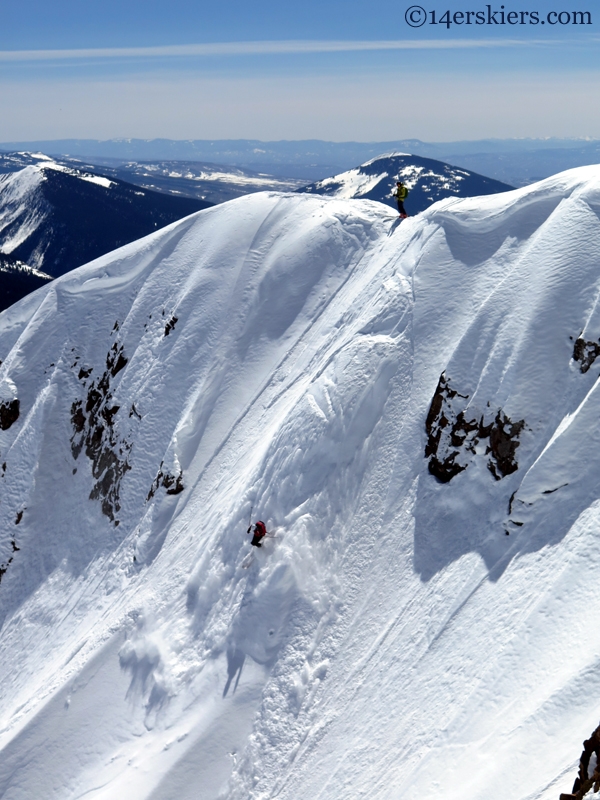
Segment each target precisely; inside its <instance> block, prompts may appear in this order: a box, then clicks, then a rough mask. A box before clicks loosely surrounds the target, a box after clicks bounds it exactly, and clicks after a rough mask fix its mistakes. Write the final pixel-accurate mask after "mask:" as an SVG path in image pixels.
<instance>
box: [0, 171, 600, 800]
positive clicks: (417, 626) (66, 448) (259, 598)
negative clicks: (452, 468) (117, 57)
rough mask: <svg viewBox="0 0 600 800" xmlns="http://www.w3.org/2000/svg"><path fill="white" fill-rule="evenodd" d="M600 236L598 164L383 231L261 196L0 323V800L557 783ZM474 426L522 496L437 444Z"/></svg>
mask: <svg viewBox="0 0 600 800" xmlns="http://www.w3.org/2000/svg"><path fill="white" fill-rule="evenodd" d="M599 213H600V171H599V168H595V167H589V168H581V169H578V170H572V171H570V172H568V173H563V174H562V175H559V176H555V177H554V178H551V179H548V180H546V181H543V182H541V183H539V184H536V185H534V186H529V187H526V188H524V189H520V190H517V191H514V192H509V193H503V194H502V195H495V196H487V197H484V198H471V199H463V200H455V199H449V200H444V201H441V202H439V203H437V204H435V205H434V206H432V207H431V208H430V209H428V210H427V211H426V212H425V213H423V214H422V215H420V216H419V217H415V218H409V219H408V220H405V221H403V222H402V223H401V224H400V225H399V224H398V222H397V219H396V215H395V214H394V213H392V212H391V211H390V210H389V209H388V208H386V207H384V206H382V205H380V204H378V203H374V202H370V201H347V200H344V199H335V198H324V197H320V196H312V195H298V194H295V195H285V194H278V193H267V192H265V193H261V194H256V195H251V196H247V197H242V198H240V199H238V200H234V201H231V202H229V203H225V204H223V205H221V206H217V207H215V208H211V209H208V210H206V211H202V212H199V213H198V214H195V215H193V216H191V217H188V218H186V219H184V220H181V221H179V222H177V223H174V224H173V225H170V226H169V227H167V228H164V229H162V230H160V231H158V232H157V233H155V234H152V235H151V236H148V237H146V238H145V239H142V240H140V241H138V242H134V243H132V244H130V245H127V246H126V247H123V248H121V249H120V250H117V251H115V252H113V253H110V254H108V255H106V256H104V257H102V258H100V259H98V260H97V261H95V262H92V263H90V264H88V265H86V266H84V267H81V268H79V269H77V270H75V271H73V272H71V273H68V274H67V275H65V276H63V277H61V278H58V279H56V280H55V281H53V282H52V284H50V285H49V286H48V287H44V288H43V289H41V290H38V291H37V292H35V293H34V294H33V295H30V296H28V297H26V298H24V300H23V301H21V302H20V303H18V304H16V305H15V306H13V307H11V308H10V309H8V310H7V311H5V312H4V313H3V314H1V315H0V359H1V361H2V365H1V367H0V406H2V408H4V409H6V410H5V411H3V412H2V413H3V414H4V416H2V417H1V418H0V419H1V420H2V430H0V484H1V487H2V493H1V501H0V519H1V526H0V531H1V533H0V568H2V569H3V570H4V572H3V574H2V579H1V582H0V620H1V623H0V624H2V633H1V637H2V639H1V641H2V659H0V687H1V688H0V692H1V696H2V717H1V718H0V747H1V748H2V758H1V760H0V796H2V797H3V798H5V800H22V799H23V798H38V797H44V798H48V800H75V799H76V798H83V797H85V798H86V800H109V798H115V797H125V796H126V797H130V798H136V799H138V798H139V800H142V799H143V798H144V799H146V798H147V800H175V798H177V800H188V799H189V800H192V798H199V797H200V798H202V800H225V798H227V800H243V799H245V798H250V799H251V800H267V798H278V799H281V800H296V798H298V797H306V798H311V800H346V798H347V799H348V800H354V798H360V797H367V796H368V797H369V798H378V799H379V800H387V799H388V798H400V797H402V798H406V799H407V800H413V799H414V800H416V799H417V798H419V800H423V798H431V799H432V800H433V798H437V797H439V795H440V794H441V793H442V792H443V794H444V797H446V798H447V799H448V800H453V799H454V798H456V800H458V798H461V800H465V798H468V800H490V798H494V800H516V799H518V798H522V800H526V799H527V800H533V798H536V800H537V799H539V800H546V798H548V800H549V798H554V800H556V798H557V797H558V794H559V793H560V792H561V791H568V790H569V789H570V785H571V783H572V780H573V778H574V775H575V771H576V762H577V759H578V757H579V752H580V742H581V740H582V739H583V738H584V737H586V736H588V735H589V733H590V732H591V731H592V730H593V729H594V728H595V726H596V725H597V722H598V719H597V717H598V705H599V704H598V702H597V701H596V700H595V698H596V697H597V696H600V695H599V693H598V691H597V690H596V684H597V683H599V682H600V677H599V675H600V671H599V669H598V666H599V663H598V662H599V659H600V656H599V653H600V647H599V645H600V634H598V633H596V630H597V626H596V625H595V621H596V617H597V614H596V611H597V610H598V605H599V603H598V600H597V591H596V582H597V570H598V567H599V566H600V563H599V562H600V546H599V544H598V536H597V531H598V525H599V523H600V506H599V504H598V491H597V488H596V485H597V479H596V475H597V472H598V468H599V467H600V464H598V461H599V460H600V455H599V454H600V448H599V447H598V442H597V439H598V436H599V435H600V434H599V431H600V426H598V423H597V416H598V412H597V406H596V403H597V402H598V390H597V388H596V379H597V377H598V371H599V370H600V360H598V363H595V358H594V356H593V354H594V353H595V349H594V347H595V345H593V343H594V342H598V341H600V316H599V314H598V310H597V305H598V303H597V301H598V296H599V289H600V286H599V283H600V278H599V276H598V263H600V259H599V256H600V222H599ZM578 339H581V340H582V341H584V342H587V343H591V344H587V345H585V347H586V348H587V350H585V353H586V354H591V355H590V356H589V358H588V360H589V359H591V363H590V364H589V365H588V362H587V361H586V362H585V363H584V362H583V361H578V360H576V358H575V356H576V354H577V353H578V352H580V351H581V352H584V351H583V350H582V349H581V347H580V350H579V351H578V350H577V348H576V346H575V342H576V340H578ZM574 348H575V349H574ZM599 352H600V349H599ZM586 357H588V356H586ZM441 375H444V376H445V380H446V381H447V385H448V386H449V387H450V390H451V392H450V393H449V394H448V397H447V401H446V405H445V406H443V408H444V409H445V411H444V413H447V414H450V415H452V414H454V415H456V419H452V420H450V422H452V423H454V422H456V420H458V422H456V425H457V427H456V429H454V428H453V430H456V431H458V433H455V434H454V439H452V438H446V439H440V440H439V441H440V444H439V448H440V449H439V450H438V457H439V458H442V455H441V453H442V451H441V448H442V447H445V448H446V451H445V452H446V454H447V453H448V452H449V453H450V455H449V456H448V458H450V460H451V462H452V459H454V460H455V461H456V463H460V465H461V471H459V472H458V474H455V475H454V477H452V479H451V480H450V481H449V482H446V483H441V482H440V481H438V480H436V478H435V477H434V476H433V475H432V474H430V473H429V471H428V460H427V458H426V457H425V455H424V452H425V446H426V442H427V434H426V430H425V424H426V419H427V418H428V412H429V409H430V405H431V403H432V399H433V397H434V394H435V392H436V386H438V382H439V381H440V376H441ZM452 392H454V394H452ZM16 400H18V418H17V419H12V417H10V414H13V416H14V409H15V402H16ZM77 409H79V412H78V411H77ZM500 412H501V413H502V414H503V415H505V416H504V417H502V416H501V414H500ZM459 415H462V416H459ZM494 419H501V420H502V419H510V420H512V421H517V420H523V422H524V424H523V427H522V429H520V433H519V434H518V438H517V439H515V440H514V441H513V450H512V451H511V452H512V453H513V455H514V459H515V463H516V464H517V466H516V467H515V468H514V471H512V472H510V471H508V469H506V470H505V473H501V472H500V473H499V472H498V471H496V474H493V471H492V470H491V468H490V456H489V446H490V445H489V442H491V438H490V437H491V436H492V434H489V433H488V434H486V436H488V439H485V438H481V440H480V441H479V442H475V440H474V439H473V436H474V434H473V433H472V432H468V433H467V434H465V436H463V435H462V434H461V433H460V431H461V430H462V429H461V428H460V425H459V423H460V420H466V422H467V423H469V424H470V423H471V421H473V426H474V425H475V422H476V423H477V425H480V429H481V430H484V429H485V430H487V428H486V427H485V426H486V425H488V423H491V422H493V420H494ZM498 425H499V426H500V427H499V428H498V430H499V431H500V433H498V436H501V434H502V430H501V429H503V430H504V431H505V433H506V434H507V435H508V434H509V433H510V431H509V428H510V425H509V424H508V423H506V422H503V423H498ZM467 428H468V425H467V427H466V428H465V430H467ZM474 429H475V428H474V427H473V428H472V429H471V428H468V430H469V431H471V430H474ZM493 435H496V434H493ZM511 435H512V434H511ZM86 437H87V438H86ZM461 437H462V438H461ZM469 437H471V438H469ZM78 442H83V444H81V445H80V449H78V445H77V443H78ZM448 442H449V443H448ZM486 442H487V443H488V444H486ZM515 442H516V444H515ZM502 446H508V445H502ZM448 448H449V450H448ZM452 448H455V450H456V453H455V454H453V453H454V452H455V451H454V450H452ZM486 448H487V449H486ZM75 456H77V457H75ZM452 463H453V462H452ZM498 463H500V462H498ZM511 468H512V467H511ZM117 474H118V475H119V477H117ZM182 487H183V488H182ZM94 492H95V494H94ZM90 494H92V498H90ZM251 507H253V512H252V516H253V518H254V519H257V518H260V519H263V520H264V521H265V522H266V524H267V528H268V529H269V530H270V531H271V532H274V533H275V534H276V538H273V539H267V540H266V541H265V543H264V546H263V547H262V548H261V549H260V550H256V551H254V553H253V558H252V559H251V560H250V562H251V563H249V565H248V554H249V552H250V546H249V537H248V536H247V535H246V533H245V531H246V528H247V526H248V521H249V515H250V509H251ZM103 508H104V513H103ZM116 523H118V524H116ZM507 533H508V534H509V535H508V536H507ZM245 567H248V568H245ZM599 689H600V686H599Z"/></svg>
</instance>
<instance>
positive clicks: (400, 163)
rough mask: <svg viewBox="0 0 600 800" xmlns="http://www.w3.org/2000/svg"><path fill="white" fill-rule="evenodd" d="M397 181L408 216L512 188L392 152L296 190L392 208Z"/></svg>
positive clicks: (465, 172)
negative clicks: (436, 205)
mask: <svg viewBox="0 0 600 800" xmlns="http://www.w3.org/2000/svg"><path fill="white" fill-rule="evenodd" d="M398 180H401V181H403V183H404V184H405V185H406V187H407V188H408V189H409V196H408V198H407V201H406V205H405V207H406V210H407V212H408V213H409V214H410V215H411V216H412V215H414V214H418V213H419V212H421V211H424V210H425V209H426V208H428V207H429V206H430V205H432V203H435V202H436V201H438V200H442V199H444V198H446V197H473V196H477V195H485V194H496V193H498V192H506V191H509V190H510V189H513V188H514V187H512V186H509V185H508V184H506V183H500V181H496V180H493V179H492V178H485V177H484V176H483V175H478V174H477V173H475V172H470V171H469V170H465V169H459V168H458V167H453V166H450V164H444V163H443V162H442V161H436V160H435V159H433V158H420V157H419V156H414V155H408V154H407V153H393V154H391V155H388V156H381V157H379V158H375V159H373V160H372V161H367V162H366V163H365V164H362V165H361V166H360V167H356V168H355V169H351V170H348V171H346V172H342V173H341V174H339V175H334V176H333V177H332V178H326V179H325V180H322V181H318V182H317V183H313V184H311V185H310V186H305V187H304V188H303V189H301V190H300V191H302V192H307V193H309V194H324V195H329V196H332V197H339V198H344V199H351V198H356V199H358V198H360V199H362V200H378V201H379V202H380V203H385V204H386V205H389V206H392V207H393V208H396V200H395V199H394V198H393V197H392V193H393V191H394V190H395V188H396V181H398Z"/></svg>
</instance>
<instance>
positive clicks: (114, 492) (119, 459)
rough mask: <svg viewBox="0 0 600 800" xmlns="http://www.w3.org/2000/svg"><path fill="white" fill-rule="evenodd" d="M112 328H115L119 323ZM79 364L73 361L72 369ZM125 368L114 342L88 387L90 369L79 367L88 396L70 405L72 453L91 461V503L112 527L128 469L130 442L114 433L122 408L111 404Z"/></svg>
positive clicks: (119, 347) (116, 344) (124, 361)
mask: <svg viewBox="0 0 600 800" xmlns="http://www.w3.org/2000/svg"><path fill="white" fill-rule="evenodd" d="M115 329H118V324H117V325H115ZM113 330H114V329H113ZM78 361H79V359H78V358H76V359H75V363H74V364H73V367H74V368H76V367H77V362H78ZM126 365H127V358H126V357H125V355H124V353H123V345H122V344H121V345H119V344H118V343H117V342H115V343H114V344H113V345H112V347H111V348H110V350H109V352H108V355H107V356H106V369H105V371H104V372H103V374H102V375H101V376H100V377H99V378H98V379H97V380H93V381H92V382H91V383H90V385H89V386H88V385H87V381H88V378H89V377H90V375H91V373H92V372H93V369H92V368H90V369H83V368H79V372H78V378H79V380H80V381H81V382H82V383H83V386H84V388H85V389H87V396H86V397H84V399H82V400H74V401H73V403H72V405H71V425H72V426H73V435H72V436H71V453H72V454H73V458H74V459H75V460H77V459H78V458H79V455H80V453H81V451H82V450H84V452H85V455H86V456H87V457H88V459H89V460H90V461H91V464H92V475H93V477H94V479H95V481H96V482H95V483H94V485H93V487H92V489H91V491H90V500H101V501H102V513H103V514H106V516H107V517H108V518H109V519H110V520H111V521H112V522H114V524H115V525H118V524H119V520H118V519H116V516H115V515H116V514H117V513H118V512H119V511H120V510H121V505H120V502H119V497H120V490H121V480H122V478H123V475H125V473H126V472H127V471H128V470H129V469H130V466H129V463H128V460H127V459H128V456H129V453H130V451H131V447H132V443H131V442H128V441H127V440H126V439H124V438H123V437H120V436H119V434H118V432H117V427H116V423H115V416H116V414H117V413H118V412H119V410H120V408H121V407H120V406H118V405H116V404H115V403H114V402H113V392H114V389H113V385H114V381H113V379H114V378H115V377H116V376H117V374H118V373H119V372H120V371H121V370H122V369H124V367H125V366H126ZM84 448H85V449H84ZM75 471H76V470H75Z"/></svg>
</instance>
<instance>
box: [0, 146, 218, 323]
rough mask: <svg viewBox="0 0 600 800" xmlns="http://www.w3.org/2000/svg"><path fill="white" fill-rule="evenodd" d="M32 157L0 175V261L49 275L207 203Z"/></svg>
mask: <svg viewBox="0 0 600 800" xmlns="http://www.w3.org/2000/svg"><path fill="white" fill-rule="evenodd" d="M37 158H38V163H37V164H36V165H31V166H27V167H24V168H23V169H21V170H19V171H17V172H11V173H7V174H4V175H0V256H2V255H4V256H9V257H11V258H12V259H13V260H17V261H20V262H23V263H24V264H27V265H28V266H29V267H32V268H33V269H36V270H39V271H42V272H45V273H48V274H50V275H52V276H57V275H63V274H64V273H65V272H68V271H69V270H72V269H74V268H75V267H78V266H80V265H81V264H84V263H86V262H87V261H90V260H91V259H93V258H97V257H98V256H100V255H103V254H104V253H107V252H109V251H111V250H114V249H115V248H116V247H119V246H121V245H123V244H126V243H128V242H131V241H134V240H135V239H139V238H140V237H142V236H145V235H147V234H148V233H150V232H152V231H154V230H156V229H157V228H161V227H163V226H164V225H168V224H170V223H171V222H173V221H174V220H177V219H181V218H182V217H184V216H187V215H188V214H191V213H193V212H195V211H198V210H199V209H202V208H206V207H207V206H209V205H210V203H207V202H204V201H202V200H197V199H192V198H186V197H172V196H168V195H164V194H161V193H158V192H152V191H147V190H145V189H140V188H139V187H137V186H133V185H132V184H129V183H124V182H123V181H120V180H113V179H110V178H106V177H103V176H101V175H96V174H93V173H89V172H85V171H83V170H76V169H73V168H70V167H66V166H65V165H63V164H58V163H56V162H54V161H52V160H50V159H48V158H47V157H45V156H43V155H42V154H37ZM1 286H3V283H2V275H0V287H1ZM33 288H34V287H33V286H31V289H33ZM31 289H30V290H31ZM8 304H9V303H8V302H5V303H4V304H3V305H0V308H6V307H7V305H8Z"/></svg>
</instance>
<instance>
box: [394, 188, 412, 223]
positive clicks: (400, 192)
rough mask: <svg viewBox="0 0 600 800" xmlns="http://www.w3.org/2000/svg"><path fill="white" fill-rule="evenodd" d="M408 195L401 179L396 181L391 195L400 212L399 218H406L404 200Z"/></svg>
mask: <svg viewBox="0 0 600 800" xmlns="http://www.w3.org/2000/svg"><path fill="white" fill-rule="evenodd" d="M407 196H408V189H407V188H406V186H405V185H404V184H403V183H402V181H396V191H395V192H394V193H393V195H392V197H395V198H396V200H397V201H398V213H399V214H400V219H406V218H407V217H408V214H407V213H406V211H405V210H404V201H405V200H406V198H407Z"/></svg>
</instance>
